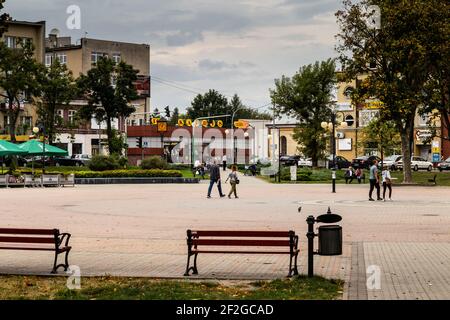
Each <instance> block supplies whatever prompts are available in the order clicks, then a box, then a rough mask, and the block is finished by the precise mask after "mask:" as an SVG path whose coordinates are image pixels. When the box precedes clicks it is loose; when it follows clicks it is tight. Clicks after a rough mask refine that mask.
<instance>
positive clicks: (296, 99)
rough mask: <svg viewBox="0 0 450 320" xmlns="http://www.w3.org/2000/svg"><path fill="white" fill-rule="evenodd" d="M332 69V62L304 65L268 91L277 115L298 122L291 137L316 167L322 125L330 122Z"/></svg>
mask: <svg viewBox="0 0 450 320" xmlns="http://www.w3.org/2000/svg"><path fill="white" fill-rule="evenodd" d="M335 68H336V67H335V63H334V60H332V59H328V60H327V61H322V62H316V63H314V64H309V65H306V66H303V67H301V68H300V70H299V71H298V72H297V73H296V74H295V75H294V76H293V77H292V78H290V77H286V76H282V77H281V79H277V80H275V89H273V90H271V91H270V95H271V98H272V103H273V104H274V105H275V106H277V107H278V108H279V112H280V113H282V114H286V115H290V116H294V117H295V118H296V119H297V120H298V121H299V125H298V128H297V130H296V131H295V134H294V138H295V139H296V140H297V141H298V143H299V145H301V147H300V149H301V151H302V153H303V154H304V155H305V156H308V157H311V158H312V161H313V165H315V166H316V165H317V162H318V160H319V159H320V158H321V157H323V153H324V150H325V145H326V140H325V139H326V138H325V137H324V134H325V131H324V129H323V128H322V127H321V123H322V122H323V121H329V120H331V106H332V104H333V95H332V93H333V90H334V88H335V85H336V72H335V71H336V70H335Z"/></svg>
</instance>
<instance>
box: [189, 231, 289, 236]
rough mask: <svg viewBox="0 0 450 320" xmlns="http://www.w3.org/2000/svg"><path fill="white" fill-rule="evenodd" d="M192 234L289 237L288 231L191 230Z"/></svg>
mask: <svg viewBox="0 0 450 320" xmlns="http://www.w3.org/2000/svg"><path fill="white" fill-rule="evenodd" d="M192 234H193V235H197V236H199V237H249V238H251V237H267V238H277V237H289V232H288V231H220V230H218V231H212V230H211V231H202V230H196V231H192Z"/></svg>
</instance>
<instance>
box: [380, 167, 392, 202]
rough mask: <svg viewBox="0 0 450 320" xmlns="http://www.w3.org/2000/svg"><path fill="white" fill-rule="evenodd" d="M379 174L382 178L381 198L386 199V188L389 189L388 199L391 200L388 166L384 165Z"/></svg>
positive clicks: (390, 178) (390, 181)
mask: <svg viewBox="0 0 450 320" xmlns="http://www.w3.org/2000/svg"><path fill="white" fill-rule="evenodd" d="M381 175H382V179H383V180H382V181H383V200H384V201H386V190H387V189H389V200H391V201H392V177H391V172H390V171H389V167H388V166H384V168H383V172H382V173H381Z"/></svg>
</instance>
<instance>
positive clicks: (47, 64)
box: [45, 53, 53, 67]
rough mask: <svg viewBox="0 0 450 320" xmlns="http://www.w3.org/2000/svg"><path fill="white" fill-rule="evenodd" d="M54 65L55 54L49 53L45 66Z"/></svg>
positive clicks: (46, 56)
mask: <svg viewBox="0 0 450 320" xmlns="http://www.w3.org/2000/svg"><path fill="white" fill-rule="evenodd" d="M52 63H53V54H51V53H47V54H46V55H45V66H46V67H50V66H51V65H52Z"/></svg>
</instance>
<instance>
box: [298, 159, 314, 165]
mask: <svg viewBox="0 0 450 320" xmlns="http://www.w3.org/2000/svg"><path fill="white" fill-rule="evenodd" d="M297 165H298V166H299V167H312V159H311V158H307V159H305V158H300V160H298V162H297Z"/></svg>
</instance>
